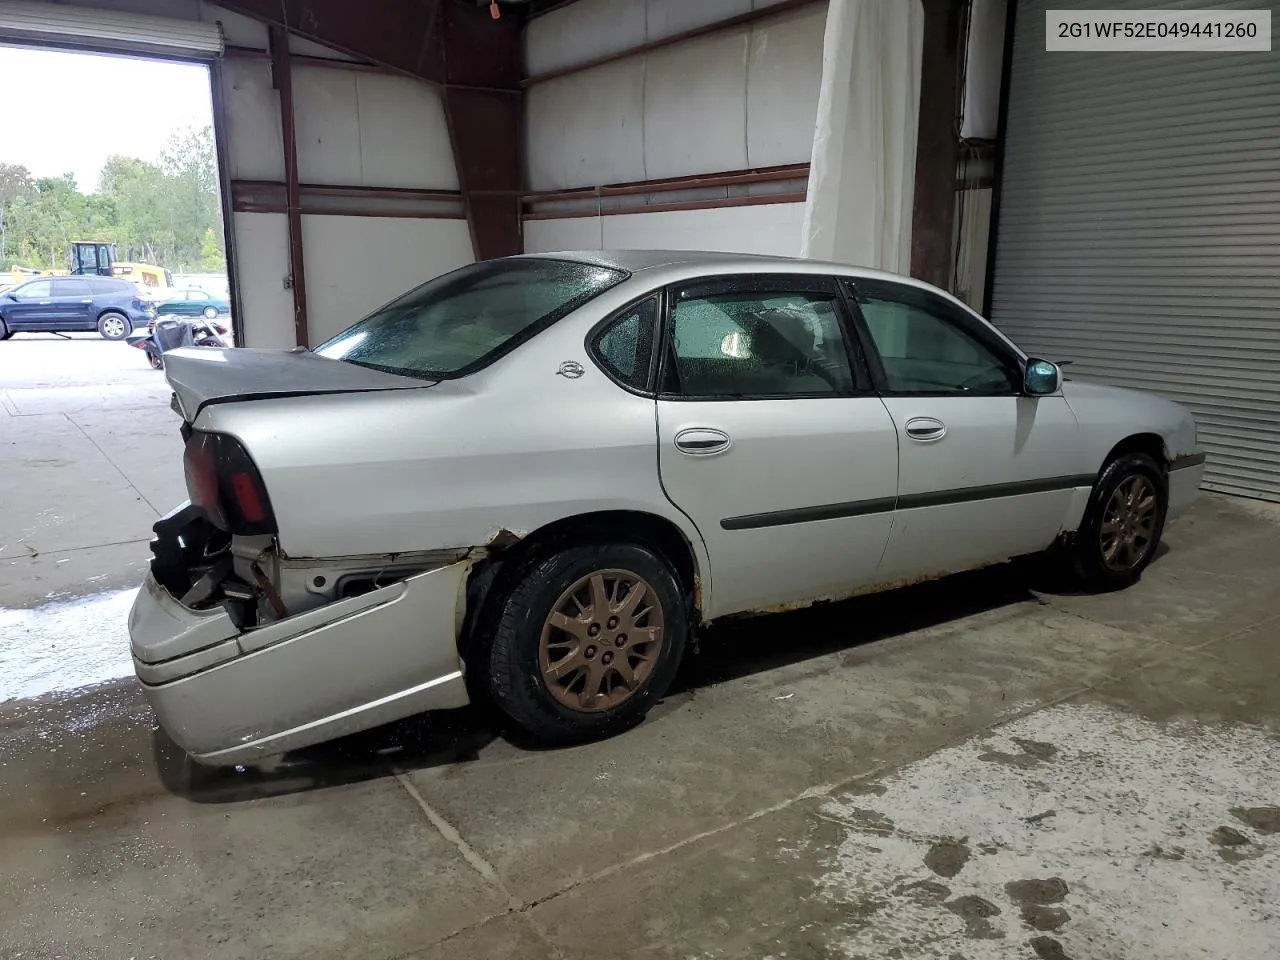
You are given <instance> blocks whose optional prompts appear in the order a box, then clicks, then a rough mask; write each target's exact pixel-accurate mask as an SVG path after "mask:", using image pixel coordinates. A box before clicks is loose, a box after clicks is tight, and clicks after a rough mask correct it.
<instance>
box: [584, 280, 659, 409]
mask: <svg viewBox="0 0 1280 960" xmlns="http://www.w3.org/2000/svg"><path fill="white" fill-rule="evenodd" d="M657 323H658V298H657V297H650V298H649V299H648V300H645V301H644V302H642V303H638V304H636V305H635V306H633V307H628V308H627V309H626V310H625V311H623V313H622V314H621V316H619V317H617V318H616V319H614V320H613V321H612V322H610V323H609V325H608V326H606V327H605V328H604V329H603V330H601V331H600V333H598V334H597V335H596V338H595V340H594V341H592V352H593V353H594V354H595V356H596V359H597V360H598V361H599V362H600V364H601V366H603V367H604V368H605V370H607V371H608V372H609V373H610V374H611V375H612V376H613V378H614V379H615V380H617V381H618V382H620V383H623V384H625V385H626V386H628V387H631V388H633V389H635V390H644V389H645V388H646V387H647V386H648V385H649V366H650V360H651V359H652V357H653V334H654V330H655V329H656V327H657Z"/></svg>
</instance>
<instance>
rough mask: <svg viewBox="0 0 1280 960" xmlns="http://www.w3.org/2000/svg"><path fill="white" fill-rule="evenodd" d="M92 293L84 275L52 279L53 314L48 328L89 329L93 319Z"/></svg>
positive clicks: (91, 326)
mask: <svg viewBox="0 0 1280 960" xmlns="http://www.w3.org/2000/svg"><path fill="white" fill-rule="evenodd" d="M92 312H93V293H92V291H91V290H90V289H89V280H88V279H87V278H85V277H57V278H55V279H54V281H53V316H52V323H51V324H50V329H54V330H91V329H93V328H94V326H95V321H94V320H93V319H92V318H91V316H90V315H91V313H92Z"/></svg>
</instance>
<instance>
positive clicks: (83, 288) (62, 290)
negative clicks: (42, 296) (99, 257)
mask: <svg viewBox="0 0 1280 960" xmlns="http://www.w3.org/2000/svg"><path fill="white" fill-rule="evenodd" d="M53 295H54V296H55V297H87V296H89V285H88V284H87V283H85V282H84V281H83V280H80V279H77V278H71V277H69V278H67V279H65V280H55V281H53Z"/></svg>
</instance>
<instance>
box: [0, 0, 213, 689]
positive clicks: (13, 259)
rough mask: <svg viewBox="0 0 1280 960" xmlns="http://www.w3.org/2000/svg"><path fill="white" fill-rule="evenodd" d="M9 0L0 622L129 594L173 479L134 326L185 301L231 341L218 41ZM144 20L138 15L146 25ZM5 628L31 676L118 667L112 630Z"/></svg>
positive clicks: (2, 78)
mask: <svg viewBox="0 0 1280 960" xmlns="http://www.w3.org/2000/svg"><path fill="white" fill-rule="evenodd" d="M11 7H12V8H14V9H18V10H19V12H23V11H25V10H27V9H30V8H34V7H35V5H32V4H13V5H8V4H0V90H4V91H5V92H6V96H5V97H4V100H3V103H0V124H2V126H0V131H2V132H0V288H4V289H0V322H3V323H4V329H3V330H0V337H2V338H3V339H0V580H6V579H7V580H9V582H23V583H26V584H27V589H26V590H25V592H23V593H21V594H19V595H17V596H14V595H12V594H11V595H8V596H6V598H5V601H4V602H3V603H0V620H3V617H4V616H5V614H4V610H3V609H2V608H4V607H13V606H19V607H21V606H24V605H27V604H49V603H54V604H56V603H59V602H69V600H68V599H67V598H73V597H79V596H85V595H93V596H101V597H104V598H106V599H105V600H104V602H106V603H108V604H110V603H115V604H117V605H119V604H121V603H124V602H125V600H123V599H120V597H119V596H117V594H116V593H115V591H117V590H119V589H120V588H125V587H128V588H130V589H132V588H133V587H135V586H136V584H137V583H138V582H139V581H140V579H141V577H142V574H143V571H144V570H145V564H146V560H147V557H148V550H147V545H146V537H147V535H148V533H149V530H150V527H151V524H152V523H153V522H154V521H155V519H156V517H158V516H160V515H162V514H163V513H165V512H166V511H168V510H169V509H170V508H171V507H172V506H173V504H175V503H177V502H180V501H181V500H183V499H184V498H185V496H186V493H185V488H184V484H183V477H182V461H181V454H182V446H181V438H180V436H179V433H178V424H177V421H176V418H175V417H174V415H173V414H172V412H171V411H170V410H169V396H170V389H169V387H168V385H167V384H166V382H165V379H164V374H163V371H162V370H160V369H157V368H155V367H153V365H152V363H151V361H150V359H149V357H148V353H147V351H146V350H145V349H141V348H137V349H135V348H134V347H133V346H132V345H131V343H130V338H136V337H138V336H139V335H141V336H144V337H145V336H146V334H147V331H148V327H149V325H151V324H153V323H154V322H156V321H157V318H159V319H160V320H162V321H163V320H166V319H167V318H169V317H175V316H184V317H190V318H192V319H194V320H196V321H199V322H202V323H204V322H207V323H209V324H211V325H213V327H214V328H215V329H216V330H218V331H220V335H221V336H223V337H224V339H225V342H226V343H228V344H230V343H231V342H233V340H234V333H233V331H234V323H233V319H234V318H233V314H232V310H231V303H232V297H231V295H230V294H231V284H230V283H229V282H228V269H227V256H226V248H227V239H226V230H225V226H224V224H225V221H226V214H225V212H224V197H225V195H226V192H227V191H226V190H225V189H224V186H223V185H224V180H223V179H222V177H223V174H222V164H220V162H219V154H220V149H219V146H220V144H219V141H220V139H221V137H220V135H218V134H220V131H219V132H218V134H215V116H216V111H215V97H216V93H215V90H214V84H213V81H214V80H215V79H216V78H217V70H218V66H217V65H216V63H215V62H214V61H213V60H212V59H211V57H212V56H213V54H212V53H210V54H209V58H206V57H202V56H200V55H199V51H196V53H195V55H193V56H190V57H188V56H185V55H184V53H185V48H180V47H178V46H177V45H176V44H175V46H174V48H173V49H165V50H163V51H156V50H151V49H135V48H134V47H132V46H131V45H130V42H129V38H128V37H127V36H122V35H121V32H120V31H116V33H115V34H114V35H112V36H108V35H107V34H109V33H111V31H110V30H107V29H106V26H112V28H113V29H114V26H113V23H112V19H111V17H112V16H117V15H107V14H105V13H104V14H103V23H102V24H97V25H95V24H94V23H93V22H90V21H87V20H85V21H82V20H76V21H75V28H76V29H79V30H80V31H81V33H80V34H79V35H76V36H67V37H66V42H63V40H62V38H61V37H60V36H59V35H56V32H55V35H52V36H22V35H15V32H14V31H13V29H12V22H11V21H12V20H13V16H14V15H12V14H11V12H10V8H11ZM48 8H49V9H50V10H51V11H52V12H51V13H48V14H47V15H46V14H41V16H46V17H47V19H48V20H49V23H50V24H51V27H50V29H51V31H53V30H54V29H55V28H56V27H57V16H58V14H59V11H58V10H57V8H56V7H54V5H48ZM66 9H70V8H66ZM118 16H119V17H120V18H121V19H120V23H122V24H123V25H124V26H125V27H129V26H130V23H131V22H132V21H131V20H130V18H128V17H124V16H123V15H118ZM33 17H34V15H33ZM156 19H157V18H136V20H137V21H138V23H136V24H134V27H136V29H137V32H138V35H139V36H140V37H141V38H142V40H144V41H145V40H146V39H147V36H148V30H151V26H149V25H150V24H151V23H152V22H153V21H155V20H156ZM104 25H105V26H104ZM202 27H208V28H211V33H212V36H214V37H216V39H217V43H218V45H219V49H220V45H221V43H222V40H221V34H220V33H219V31H218V28H217V25H216V24H204V25H200V24H195V25H193V27H192V29H191V31H190V32H191V33H192V34H193V36H194V35H195V34H196V33H197V32H198V30H199V28H202ZM155 35H156V34H155V33H154V31H153V32H152V33H151V34H150V36H151V37H152V38H154V36H155ZM179 39H180V38H179ZM195 39H196V40H197V41H198V40H199V37H196V38H195ZM209 46H210V47H212V41H210V42H209ZM103 591H106V592H105V593H103ZM113 609H114V608H113ZM91 619H92V618H91ZM0 632H3V631H0ZM10 636H11V637H13V638H14V639H15V640H16V641H17V643H16V644H15V645H12V649H21V650H22V651H24V652H23V655H22V657H21V658H20V659H19V660H16V661H14V663H15V664H19V663H21V664H27V666H25V667H23V668H22V670H18V671H17V672H19V673H21V672H23V671H24V670H25V671H26V673H25V674H24V675H26V676H28V679H30V678H32V677H36V676H44V677H46V678H50V679H49V680H48V682H50V683H57V682H60V681H57V679H56V678H57V677H58V676H60V675H62V674H64V673H66V671H67V670H68V669H75V670H79V669H83V668H86V666H87V667H88V668H89V669H94V668H93V667H92V665H93V664H95V663H100V664H101V665H102V669H103V670H106V671H108V672H109V673H110V674H111V675H115V674H116V673H118V672H119V670H120V669H121V664H120V663H119V662H118V661H119V658H118V656H116V653H117V651H116V645H117V643H118V641H117V640H116V635H115V634H114V633H111V632H109V631H108V632H106V633H103V634H101V635H100V634H99V632H98V631H96V630H86V631H85V632H84V638H85V643H86V644H87V646H86V647H85V648H84V649H79V650H75V649H74V646H75V645H74V644H73V645H72V648H71V649H72V651H73V652H72V655H71V656H70V657H69V658H68V650H69V648H67V647H66V646H64V645H63V644H61V643H59V644H57V649H55V648H54V647H53V646H50V645H46V648H45V652H44V654H43V655H41V654H40V649H41V647H40V643H39V641H38V640H37V639H36V638H35V636H34V635H31V636H30V637H27V635H26V634H24V633H23V631H21V630H18V631H16V636H15V635H14V633H13V632H11V633H10ZM26 638H29V639H31V641H32V643H31V645H30V646H29V648H28V645H26V644H23V643H22V642H21V641H22V640H23V639H26ZM95 645H98V646H100V647H101V649H98V648H97V646H95ZM28 655H29V656H30V658H29V659H28ZM55 657H56V658H58V659H57V660H56V661H55V660H54V659H52V658H55ZM112 657H115V659H114V660H112ZM126 660H127V658H126ZM124 666H125V667H127V666H128V664H127V662H126V663H125V664H124ZM15 675H16V674H15ZM41 682H45V681H41ZM2 700H3V696H0V701H2Z"/></svg>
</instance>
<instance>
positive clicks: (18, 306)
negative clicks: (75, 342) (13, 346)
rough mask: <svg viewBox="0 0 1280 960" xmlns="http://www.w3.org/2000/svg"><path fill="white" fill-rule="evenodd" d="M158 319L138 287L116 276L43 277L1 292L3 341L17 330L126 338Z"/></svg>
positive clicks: (1, 338)
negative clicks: (94, 333)
mask: <svg viewBox="0 0 1280 960" xmlns="http://www.w3.org/2000/svg"><path fill="white" fill-rule="evenodd" d="M154 317H155V308H154V307H152V306H150V305H149V304H148V303H146V301H144V300H143V299H142V298H141V297H140V296H139V294H138V288H137V287H136V286H134V285H133V284H132V283H130V282H129V281H128V280H117V279H115V278H114V277H40V278H39V279H37V280H28V281H27V282H26V283H23V284H19V285H18V286H16V287H14V288H13V289H11V290H6V291H5V292H4V293H0V340H8V339H9V338H10V337H11V336H13V335H14V334H15V333H72V332H74V331H78V330H97V331H98V333H99V334H100V335H101V336H102V337H103V338H104V339H106V340H123V339H124V338H125V337H126V336H128V335H129V332H130V331H131V330H133V328H134V327H145V326H146V325H147V324H148V323H150V322H151V320H152V319H153V318H154Z"/></svg>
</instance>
